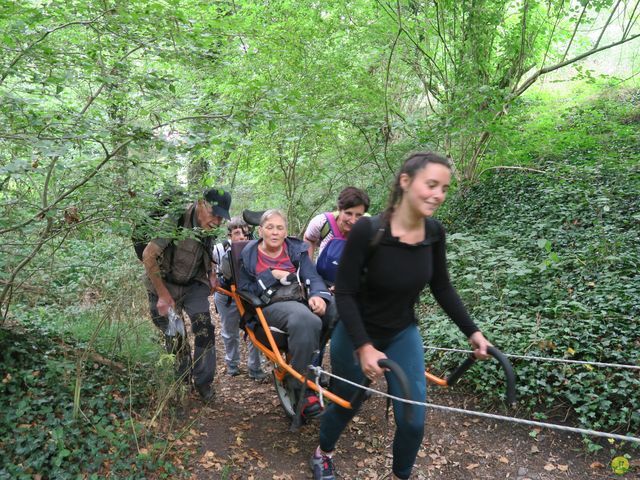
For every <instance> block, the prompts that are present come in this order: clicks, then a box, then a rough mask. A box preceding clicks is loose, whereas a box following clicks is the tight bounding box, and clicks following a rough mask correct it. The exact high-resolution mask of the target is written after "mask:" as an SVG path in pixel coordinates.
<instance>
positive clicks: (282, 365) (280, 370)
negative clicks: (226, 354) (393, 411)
mask: <svg viewBox="0 0 640 480" xmlns="http://www.w3.org/2000/svg"><path fill="white" fill-rule="evenodd" d="M216 290H217V291H218V292H220V293H222V294H224V295H228V296H230V297H231V298H233V301H234V302H235V303H236V306H237V307H238V313H240V317H242V316H244V313H245V307H244V303H243V300H242V298H241V297H240V295H238V292H237V290H236V286H235V285H231V291H229V290H226V289H224V288H222V287H220V286H218V287H216ZM256 314H257V316H258V320H259V321H260V325H261V326H262V328H263V330H264V333H265V335H266V337H267V340H268V341H269V346H270V347H271V348H269V347H268V346H266V345H264V344H263V343H262V342H260V341H259V340H258V339H257V338H256V336H255V334H254V333H253V330H251V329H250V328H247V329H245V332H247V335H248V336H249V339H250V340H251V342H252V343H253V344H254V345H255V346H256V347H257V348H258V349H259V350H260V351H261V352H262V353H263V354H264V356H265V357H267V358H268V359H269V360H270V361H271V362H273V363H274V364H275V365H276V366H277V370H275V375H277V376H278V379H279V380H282V379H283V378H284V376H285V374H286V373H288V374H289V375H291V376H292V377H293V378H295V379H296V380H298V381H299V382H300V383H303V382H304V376H303V375H301V374H300V373H298V372H297V371H296V370H294V369H293V367H291V365H289V364H288V363H287V362H286V361H285V360H284V359H283V358H282V355H280V350H279V349H278V346H277V345H276V341H275V340H274V338H273V335H272V334H271V330H269V324H268V323H267V320H266V319H265V318H264V314H263V313H262V308H260V307H256ZM307 387H308V388H311V389H312V390H315V391H316V392H319V391H320V387H318V385H316V384H315V383H314V382H312V381H311V380H309V379H307ZM322 395H323V396H324V397H325V398H327V399H329V400H330V401H332V402H333V403H335V404H337V405H340V406H341V407H343V408H352V407H351V403H350V402H348V401H347V400H344V399H343V398H341V397H339V396H337V395H335V394H333V393H331V392H330V391H328V390H325V389H322Z"/></svg>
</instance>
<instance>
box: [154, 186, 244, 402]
mask: <svg viewBox="0 0 640 480" xmlns="http://www.w3.org/2000/svg"><path fill="white" fill-rule="evenodd" d="M230 206H231V195H230V194H229V193H228V192H226V191H224V190H221V189H217V188H212V189H209V190H207V191H205V192H204V194H203V196H202V198H200V199H198V200H196V201H195V202H193V203H191V204H189V205H188V206H187V207H186V208H185V210H184V211H183V213H182V215H181V216H180V218H179V219H178V221H177V222H176V221H175V219H171V218H167V219H166V222H174V223H175V225H174V227H175V228H173V234H167V233H166V232H169V231H171V228H162V232H163V233H162V235H166V236H159V237H158V238H153V239H152V240H151V241H149V244H148V245H147V246H146V247H145V249H144V251H143V254H142V262H143V264H144V268H145V273H146V276H145V282H144V283H145V287H146V288H147V293H148V297H149V309H150V311H151V318H152V320H153V323H154V324H155V325H156V326H157V327H158V328H159V329H160V330H161V331H162V332H166V331H167V325H168V322H169V320H168V318H167V315H168V312H169V309H170V308H172V309H173V310H174V311H176V312H181V311H182V310H184V311H186V313H187V315H189V318H190V319H191V327H192V334H193V339H194V355H193V362H192V361H191V354H190V352H189V347H188V342H187V340H186V339H184V338H182V337H181V336H180V335H178V336H177V338H175V337H174V338H168V337H166V347H167V351H168V352H169V353H173V354H175V355H176V362H177V366H176V373H177V375H178V376H179V377H180V378H182V379H183V380H185V381H187V382H190V381H191V377H192V378H193V383H194V386H195V388H196V391H197V392H198V393H199V394H200V396H201V398H202V399H203V400H204V401H209V400H211V399H212V398H213V396H214V390H213V386H212V382H213V378H214V374H215V369H216V355H215V341H214V327H213V323H212V321H211V314H210V312H209V294H210V288H211V285H212V284H213V283H210V282H213V281H212V280H211V281H210V276H212V275H214V274H213V273H212V271H211V265H212V263H211V255H210V252H211V245H210V243H209V242H210V237H208V236H207V235H206V233H207V232H208V231H211V230H213V229H215V228H216V227H218V226H219V225H220V224H221V223H222V222H223V220H224V219H227V220H228V219H229V218H230V216H229V208H230ZM165 227H166V226H165ZM192 363H193V365H192Z"/></svg>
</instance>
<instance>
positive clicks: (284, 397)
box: [273, 370, 296, 418]
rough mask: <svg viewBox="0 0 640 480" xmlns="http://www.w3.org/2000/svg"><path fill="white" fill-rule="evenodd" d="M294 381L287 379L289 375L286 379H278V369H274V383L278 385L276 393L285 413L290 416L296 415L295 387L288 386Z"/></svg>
mask: <svg viewBox="0 0 640 480" xmlns="http://www.w3.org/2000/svg"><path fill="white" fill-rule="evenodd" d="M291 383H292V382H288V381H287V377H285V378H284V380H278V377H277V376H276V371H275V370H274V371H273V385H274V386H275V387H276V394H277V395H278V400H280V406H281V407H282V409H283V410H284V413H285V415H286V416H287V417H288V418H293V417H295V416H296V394H295V391H294V390H293V388H291V387H290V386H288V384H291Z"/></svg>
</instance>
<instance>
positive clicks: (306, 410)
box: [302, 391, 324, 418]
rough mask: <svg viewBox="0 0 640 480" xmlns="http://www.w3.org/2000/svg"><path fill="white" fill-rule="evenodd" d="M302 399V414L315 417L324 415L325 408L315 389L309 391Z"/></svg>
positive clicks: (306, 416) (305, 416)
mask: <svg viewBox="0 0 640 480" xmlns="http://www.w3.org/2000/svg"><path fill="white" fill-rule="evenodd" d="M302 401H303V402H304V403H303V405H302V416H303V417H304V418H314V417H318V416H320V415H322V412H323V411H324V409H323V408H322V405H320V399H319V398H318V396H317V395H316V393H315V392H314V391H310V392H307V393H306V394H305V396H304V398H303V399H302Z"/></svg>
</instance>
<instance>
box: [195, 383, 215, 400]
mask: <svg viewBox="0 0 640 480" xmlns="http://www.w3.org/2000/svg"><path fill="white" fill-rule="evenodd" d="M196 391H197V392H198V395H200V398H201V399H202V401H203V402H204V403H209V402H210V401H212V400H213V398H214V397H215V396H216V392H215V390H214V389H213V387H212V386H211V385H210V384H206V385H196Z"/></svg>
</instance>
